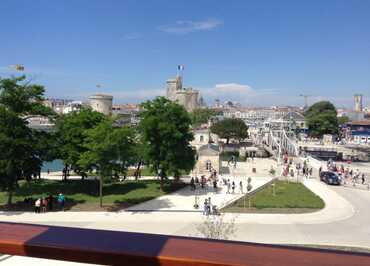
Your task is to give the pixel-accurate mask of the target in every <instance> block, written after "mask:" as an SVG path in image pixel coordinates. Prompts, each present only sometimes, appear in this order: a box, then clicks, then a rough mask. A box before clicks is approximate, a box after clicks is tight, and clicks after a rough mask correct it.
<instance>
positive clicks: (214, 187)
mask: <svg viewBox="0 0 370 266" xmlns="http://www.w3.org/2000/svg"><path fill="white" fill-rule="evenodd" d="M213 189H214V190H215V191H217V180H216V178H215V179H214V180H213Z"/></svg>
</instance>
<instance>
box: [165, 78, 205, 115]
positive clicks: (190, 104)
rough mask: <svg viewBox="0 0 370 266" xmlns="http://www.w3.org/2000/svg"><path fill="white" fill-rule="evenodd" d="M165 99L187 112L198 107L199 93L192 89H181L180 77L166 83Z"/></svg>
mask: <svg viewBox="0 0 370 266" xmlns="http://www.w3.org/2000/svg"><path fill="white" fill-rule="evenodd" d="M166 97H167V98H168V99H169V100H171V101H176V102H178V103H179V104H181V105H182V106H184V107H185V109H186V110H187V111H188V112H192V111H194V110H195V109H197V108H199V107H200V102H199V91H198V90H194V89H193V88H183V86H182V77H181V76H177V77H176V78H175V79H169V80H167V81H166Z"/></svg>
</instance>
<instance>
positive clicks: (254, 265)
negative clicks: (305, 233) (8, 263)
mask: <svg viewBox="0 0 370 266" xmlns="http://www.w3.org/2000/svg"><path fill="white" fill-rule="evenodd" d="M0 253H5V254H11V255H21V256H30V257H38V258H46V259H57V260H66V261H75V262H85V263H95V264H103V265H145V266H147V265H171V266H179V265H181V266H182V265H187V266H188V265H199V266H202V265H218V266H221V265H225V266H226V265H228V266H229V265H234V266H235V265H248V266H286V265H287V266H288V265H294V266H324V265H325V266H326V265H336V266H344V265H346V266H355V265H356V266H362V265H363V266H365V265H366V266H369V265H370V256H369V255H366V254H362V253H348V252H340V251H328V250H319V249H307V248H292V247H283V246H275V245H263V244H252V243H244V242H234V241H217V240H204V239H199V238H188V237H177V236H165V235H155V234H142V233H129V232H117V231H105V230H91V229H80V228H68V227H56V226H44V225H30V224H13V223H0Z"/></svg>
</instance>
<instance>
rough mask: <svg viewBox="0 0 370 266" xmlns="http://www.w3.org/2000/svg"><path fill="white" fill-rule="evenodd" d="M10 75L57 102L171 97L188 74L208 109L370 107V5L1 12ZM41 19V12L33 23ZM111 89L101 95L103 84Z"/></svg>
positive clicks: (104, 5)
mask: <svg viewBox="0 0 370 266" xmlns="http://www.w3.org/2000/svg"><path fill="white" fill-rule="evenodd" d="M0 8H1V9H2V10H13V12H4V15H3V16H2V17H1V18H0V22H1V24H0V25H1V26H0V27H1V29H2V34H3V38H4V40H7V41H6V42H1V43H0V58H1V61H0V76H1V77H8V76H10V75H19V73H17V72H15V71H14V70H13V69H11V67H10V66H11V65H15V64H22V65H24V66H25V71H24V73H25V74H26V75H28V77H30V78H32V79H33V81H34V82H35V83H40V84H42V85H45V88H46V94H47V96H49V97H54V98H72V99H77V100H79V99H87V98H88V96H89V95H92V94H94V93H97V92H103V93H108V94H112V95H113V96H114V99H115V102H117V103H126V102H140V101H142V100H145V99H150V98H153V97H154V96H157V95H164V94H165V82H166V80H167V79H169V78H173V77H174V76H175V75H176V68H177V65H179V64H182V65H184V66H185V70H184V86H185V87H193V88H195V89H197V90H199V91H200V92H201V94H202V95H203V96H204V98H205V100H206V102H207V103H208V104H211V103H213V102H214V99H216V98H219V99H220V100H221V101H224V100H234V101H238V102H240V103H241V104H243V105H247V106H271V105H297V106H302V105H303V103H304V101H303V98H302V97H300V96H299V95H301V94H309V95H312V97H311V98H310V99H309V102H310V103H312V102H315V101H318V100H323V99H327V100H330V101H332V102H334V103H335V104H336V105H337V106H338V107H342V106H345V107H349V108H350V107H352V106H353V94H355V93H361V94H364V96H365V97H364V105H365V106H368V105H369V99H368V96H369V95H367V92H368V91H369V85H370V82H369V78H368V70H369V69H370V61H369V58H368V54H369V52H370V46H369V44H370V37H369V36H368V34H366V33H367V29H368V27H369V26H370V18H369V17H368V16H367V14H368V11H369V10H370V3H369V2H367V3H366V2H365V1H351V2H350V3H349V2H348V3H346V2H344V1H325V2H324V3H321V2H319V1H311V2H310V3H297V2H295V1H282V2H281V1H280V2H279V3H275V2H273V1H271V2H269V5H266V4H263V5H262V4H259V3H258V2H257V1H248V2H247V3H246V2H245V1H233V3H232V4H229V3H226V2H224V3H217V4H214V3H213V2H212V1H202V2H201V3H198V2H190V3H189V1H176V2H175V3H174V2H173V1H156V2H155V3H147V2H146V3H145V4H143V3H138V2H136V1H123V2H118V1H104V2H101V1H81V2H78V3H73V4H72V2H70V1H62V2H59V3H52V4H51V3H49V2H47V1H33V2H32V3H28V2H27V1H2V2H1V3H0ZM30 10H32V12H30ZM97 84H101V87H100V88H98V87H97V86H96V85H97Z"/></svg>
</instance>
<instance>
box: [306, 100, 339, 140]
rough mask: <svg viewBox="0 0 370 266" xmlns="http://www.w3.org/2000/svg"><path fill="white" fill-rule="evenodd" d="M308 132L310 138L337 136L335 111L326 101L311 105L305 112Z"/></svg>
mask: <svg viewBox="0 0 370 266" xmlns="http://www.w3.org/2000/svg"><path fill="white" fill-rule="evenodd" d="M305 118H306V122H307V126H308V131H309V134H310V136H312V137H322V136H323V135H324V134H333V135H336V134H338V131H339V127H338V118H337V110H336V109H335V107H334V105H333V104H332V103H330V102H328V101H321V102H317V103H315V104H313V105H311V106H310V107H309V108H308V110H307V111H306V112H305Z"/></svg>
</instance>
